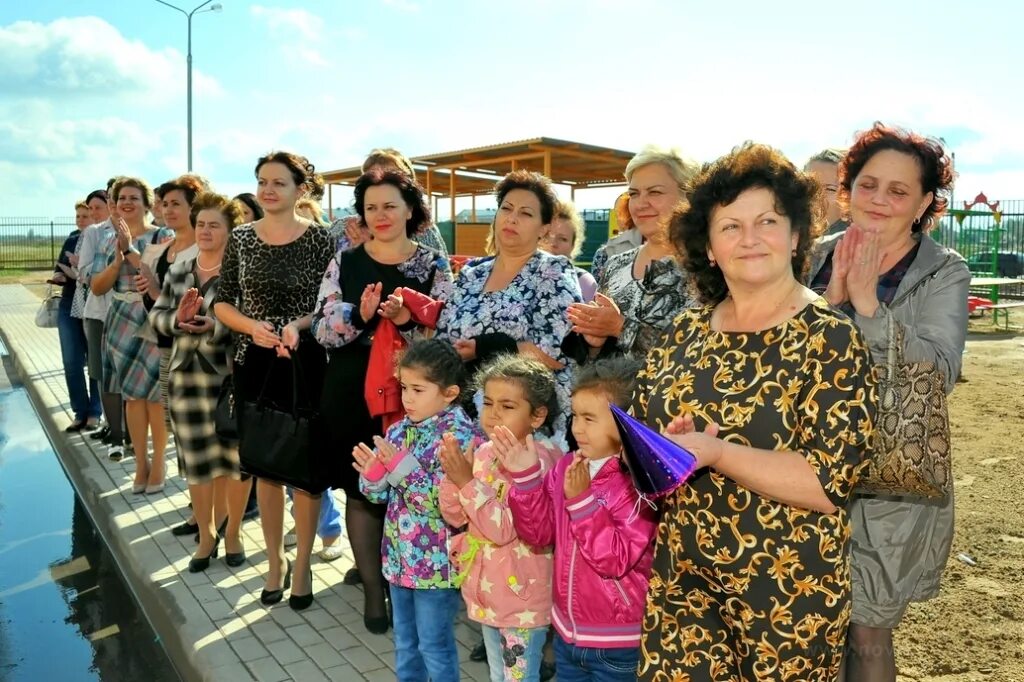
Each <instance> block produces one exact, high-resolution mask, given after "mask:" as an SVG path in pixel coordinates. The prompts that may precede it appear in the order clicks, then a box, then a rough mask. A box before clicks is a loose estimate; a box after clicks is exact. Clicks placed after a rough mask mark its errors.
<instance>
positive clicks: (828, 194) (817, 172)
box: [807, 161, 842, 225]
mask: <svg viewBox="0 0 1024 682" xmlns="http://www.w3.org/2000/svg"><path fill="white" fill-rule="evenodd" d="M807 172H808V173H810V174H811V176H812V177H814V179H815V180H817V181H818V184H819V185H821V194H822V209H823V211H824V213H825V222H826V223H827V224H828V225H831V224H832V223H834V222H835V221H837V220H839V218H840V217H842V210H841V209H840V208H839V202H838V201H836V192H838V191H839V166H838V165H837V164H834V163H829V162H828V161H814V162H813V163H811V164H810V165H809V166H808V167H807Z"/></svg>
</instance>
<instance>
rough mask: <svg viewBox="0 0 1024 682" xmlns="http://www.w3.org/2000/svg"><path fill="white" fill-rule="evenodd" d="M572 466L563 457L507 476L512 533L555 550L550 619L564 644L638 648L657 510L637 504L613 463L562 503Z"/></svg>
mask: <svg viewBox="0 0 1024 682" xmlns="http://www.w3.org/2000/svg"><path fill="white" fill-rule="evenodd" d="M571 463H572V456H571V455H566V456H565V457H563V458H562V459H561V460H560V461H559V462H558V464H556V465H555V468H554V470H552V471H550V472H548V474H547V475H543V474H542V472H541V469H540V467H539V466H534V467H532V468H530V469H527V470H526V471H522V472H519V473H516V474H513V475H512V484H513V486H514V487H513V490H512V492H511V494H510V495H509V505H510V506H511V507H512V516H513V518H514V519H515V526H516V531H518V533H519V537H521V538H522V539H523V541H525V542H528V543H530V544H532V545H538V546H543V545H549V544H551V543H554V545H555V567H554V576H553V579H552V583H553V588H554V604H553V605H552V609H551V622H552V624H553V625H554V626H555V629H556V630H557V631H558V634H559V635H561V636H562V638H563V639H564V640H565V641H566V642H569V643H570V644H575V645H577V646H582V647H592V648H597V649H616V648H626V647H635V646H640V624H641V622H642V621H643V618H644V604H645V601H646V599H647V580H648V577H649V575H650V571H651V562H652V561H653V559H654V547H653V540H654V535H655V531H656V529H657V517H656V512H655V511H654V510H653V509H651V507H650V506H649V505H647V504H644V503H643V502H638V499H639V495H638V494H637V492H636V488H634V487H633V482H632V481H631V480H630V478H629V474H628V473H627V472H626V471H625V469H624V467H623V465H622V463H621V462H620V461H619V459H618V458H614V459H610V460H608V461H607V462H605V464H604V466H603V467H601V470H600V471H598V472H597V475H596V476H595V477H594V478H593V480H592V481H591V484H590V488H589V489H588V490H586V491H584V492H583V493H582V494H580V495H579V496H577V497H574V498H572V499H568V500H567V499H565V492H564V481H565V470H566V468H567V467H568V466H569V464H571Z"/></svg>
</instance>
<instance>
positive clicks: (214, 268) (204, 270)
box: [196, 256, 223, 272]
mask: <svg viewBox="0 0 1024 682" xmlns="http://www.w3.org/2000/svg"><path fill="white" fill-rule="evenodd" d="M222 262H223V259H222V260H219V261H217V264H216V265H214V266H212V267H209V268H204V267H203V264H202V263H200V262H199V256H196V267H197V268H199V269H200V270H201V271H202V272H213V271H214V270H216V269H217V268H219V267H220V264H221V263H222Z"/></svg>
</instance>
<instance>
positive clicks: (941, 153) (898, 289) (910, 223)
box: [811, 123, 971, 682]
mask: <svg viewBox="0 0 1024 682" xmlns="http://www.w3.org/2000/svg"><path fill="white" fill-rule="evenodd" d="M952 185H953V167H952V162H951V161H950V158H949V156H948V155H947V154H946V152H945V150H944V149H943V148H942V145H941V144H940V143H939V142H938V141H937V140H933V139H928V138H925V137H923V136H921V135H918V134H916V133H912V132H908V131H905V130H901V129H899V128H892V127H889V126H886V125H883V124H881V123H875V125H874V126H873V127H872V128H871V129H870V130H868V131H866V132H864V133H862V134H861V135H860V136H859V137H858V138H857V140H856V142H854V144H853V146H852V147H851V148H850V150H849V152H848V153H847V154H846V157H845V158H844V159H843V161H842V163H841V164H840V166H839V201H840V204H841V205H842V206H843V208H844V209H845V210H846V211H847V213H848V214H849V217H850V219H851V220H852V224H851V226H850V227H849V229H847V230H846V232H845V233H842V234H840V235H834V236H829V237H826V238H825V239H823V240H822V243H821V244H820V248H819V250H818V258H817V259H816V261H817V262H816V263H815V266H814V267H813V268H812V272H814V273H816V274H815V275H814V277H813V278H812V284H811V286H812V288H814V289H815V290H817V291H823V292H824V295H825V298H826V299H828V301H829V303H832V304H833V305H836V306H839V307H840V308H842V309H843V310H844V311H846V312H847V313H848V314H849V315H850V316H851V317H852V318H853V321H854V322H855V323H856V324H857V326H858V327H860V330H861V332H862V333H863V334H864V338H865V339H866V340H867V343H868V346H869V348H870V349H871V354H872V356H873V358H874V360H875V362H876V363H877V364H881V363H883V362H884V361H885V356H886V350H887V348H888V326H889V319H890V317H892V318H895V323H896V325H898V326H901V327H902V328H903V338H904V347H903V355H904V359H905V360H906V361H907V362H918V361H928V362H932V363H934V364H935V365H936V366H937V367H938V368H939V369H940V370H941V371H942V373H943V374H944V375H945V379H946V392H947V393H948V392H950V391H952V390H953V387H954V386H955V385H956V378H957V375H958V374H959V373H960V365H961V358H962V354H963V350H964V342H965V340H966V335H967V288H968V285H969V284H970V281H971V273H970V271H969V270H968V269H967V265H966V263H965V262H964V259H963V258H961V257H960V255H959V254H957V253H956V252H955V251H951V250H950V249H947V248H945V247H943V246H941V245H940V244H938V243H936V242H935V241H934V240H933V239H932V238H931V237H929V236H928V234H927V233H928V231H929V230H931V229H932V228H933V227H934V226H935V225H936V224H937V222H938V219H939V218H940V217H941V216H942V213H943V212H944V211H945V209H946V205H947V203H948V201H949V199H948V197H949V193H950V191H951V189H952ZM903 292H911V293H910V295H909V296H908V297H905V298H904V297H903V296H902V294H903ZM894 303H895V304H894ZM892 304H894V305H892ZM850 521H851V523H852V526H853V541H852V543H851V555H852V568H853V615H852V617H851V624H850V633H849V643H848V654H847V663H846V673H847V677H846V679H847V680H850V681H851V682H852V681H859V680H871V682H875V681H876V680H877V681H880V682H885V681H886V680H889V681H892V680H895V679H896V663H895V659H894V657H893V649H892V631H893V628H895V627H896V626H897V625H899V622H900V620H902V618H903V613H904V612H905V611H906V608H907V605H908V604H909V603H910V602H912V601H923V600H925V599H931V598H932V597H935V596H937V595H938V593H939V580H940V578H941V576H942V570H943V568H944V567H945V565H946V559H947V558H948V557H949V550H950V546H951V544H952V540H953V496H952V494H950V496H949V497H948V499H944V500H919V499H911V498H905V497H886V496H878V495H864V496H857V497H855V498H854V499H853V501H852V503H851V504H850Z"/></svg>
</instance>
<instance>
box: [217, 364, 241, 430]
mask: <svg viewBox="0 0 1024 682" xmlns="http://www.w3.org/2000/svg"><path fill="white" fill-rule="evenodd" d="M213 424H214V429H215V430H216V431H217V438H219V439H220V441H221V442H222V443H224V444H225V445H227V446H229V447H237V446H238V410H236V409H235V382H234V380H233V379H232V377H231V375H230V374H228V375H227V376H226V377H224V382H223V383H222V384H221V385H220V393H219V394H218V395H217V407H216V408H215V409H214V411H213Z"/></svg>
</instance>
